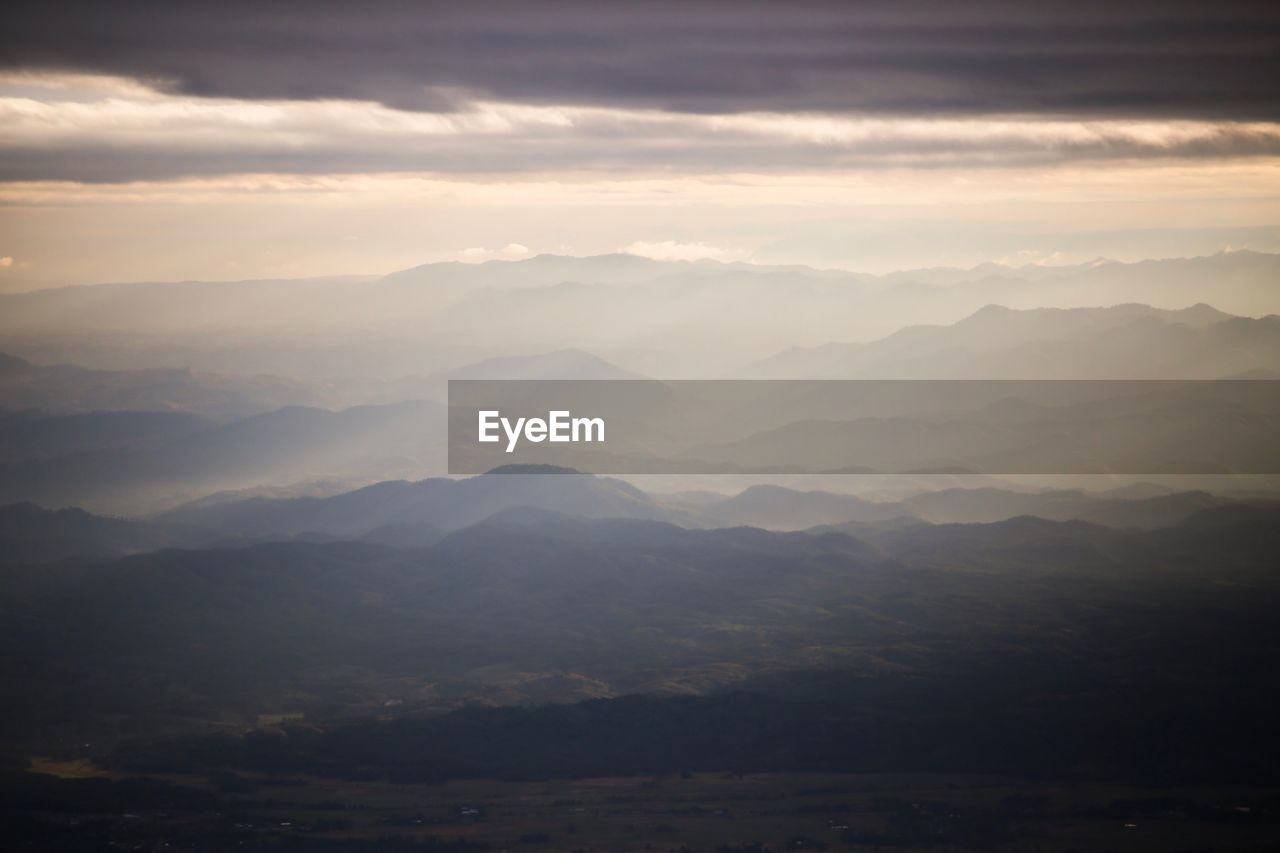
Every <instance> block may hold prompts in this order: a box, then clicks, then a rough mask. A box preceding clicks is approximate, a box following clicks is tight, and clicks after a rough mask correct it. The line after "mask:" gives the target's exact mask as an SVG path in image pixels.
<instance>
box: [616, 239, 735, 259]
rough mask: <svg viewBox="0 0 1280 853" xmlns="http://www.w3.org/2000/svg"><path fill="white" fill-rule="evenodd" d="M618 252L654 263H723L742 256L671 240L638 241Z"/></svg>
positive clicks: (697, 244) (703, 244)
mask: <svg viewBox="0 0 1280 853" xmlns="http://www.w3.org/2000/svg"><path fill="white" fill-rule="evenodd" d="M618 251H620V252H623V253H625V254H628V255H639V256H640V257H642V258H653V259H654V260H655V261H703V260H711V261H723V260H727V259H729V258H733V257H738V256H740V255H741V254H742V253H741V252H731V251H729V250H727V249H719V248H716V247H715V246H708V245H707V244H706V243H676V242H674V241H672V240H665V241H663V242H660V243H647V242H644V241H642V240H638V241H636V242H634V243H631V244H630V245H628V246H624V247H622V248H621V249H619V250H618Z"/></svg>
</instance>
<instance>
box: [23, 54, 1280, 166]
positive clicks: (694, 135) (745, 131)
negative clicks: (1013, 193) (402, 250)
mask: <svg viewBox="0 0 1280 853" xmlns="http://www.w3.org/2000/svg"><path fill="white" fill-rule="evenodd" d="M126 82H127V81H122V82H120V83H119V85H112V84H111V82H110V81H97V80H92V81H86V78H83V77H62V76H57V75H54V76H52V77H47V78H41V77H39V76H32V75H29V74H28V75H23V76H21V77H12V76H11V77H8V78H5V77H2V76H0V126H2V127H4V131H3V133H2V134H0V180H9V181H33V180H75V181H91V182H119V181H136V180H145V179H164V178H174V177H190V176H214V175H226V174H251V173H276V174H281V173H292V174H304V175H326V174H358V173H371V172H380V173H392V172H418V173H428V174H439V175H448V174H468V175H486V174H487V175H503V174H505V175H511V174H521V173H524V174H529V173H542V174H564V173H597V174H599V173H606V172H613V173H629V174H645V173H648V174H657V173H668V174H669V173H676V174H730V173H735V172H739V173H761V174H763V173H771V172H772V173H779V172H797V171H805V170H841V171H843V170H867V169H885V168H913V169H938V168H955V167H983V168H986V167H1016V166H1044V165H1054V164H1058V163H1064V162H1071V161H1080V160H1091V161H1100V160H1108V161H1115V160H1126V159H1152V158H1161V159H1170V158H1187V159H1199V160H1205V159H1210V160H1212V159H1229V158H1239V157H1256V156H1276V155H1280V123H1275V122H1232V121H1204V120H1196V121H1192V120H1180V121H1169V120H1133V119H1107V120H1098V119H1082V118H1071V117H1053V118H1050V117H1007V116H986V117H983V116H969V117H962V118H937V117H910V116H909V117H884V116H879V117H877V116H841V115H827V114H817V113H764V112H752V113H736V114H731V115H696V114H684V113H672V112H662V111H656V110H644V109H621V108H603V107H584V106H565V105H539V106H531V105H525V104H518V103H500V102H476V103H472V104H469V105H467V106H466V107H465V108H460V109H458V110H456V111H453V112H441V113H423V112H414V111H408V110H398V109H392V108H390V107H386V106H382V105H379V104H374V103H368V102H356V101H331V100H324V101H315V100H291V101H238V100H230V99H225V98H194V97H190V96H185V95H173V94H167V93H163V92H160V91H157V90H155V89H146V88H138V87H134V88H129V87H128V86H127V85H125V83H126Z"/></svg>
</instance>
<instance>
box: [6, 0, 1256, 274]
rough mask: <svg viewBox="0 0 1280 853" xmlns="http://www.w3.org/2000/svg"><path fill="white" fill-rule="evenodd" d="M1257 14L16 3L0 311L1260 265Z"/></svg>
mask: <svg viewBox="0 0 1280 853" xmlns="http://www.w3.org/2000/svg"><path fill="white" fill-rule="evenodd" d="M1276 80H1280V6H1277V4H1274V3H1240V2H1215V3H1211V4H1210V3H1201V2H1196V3H1182V2H1176V0H1174V1H1173V2H1160V3H1151V2H1135V3H1123V4H1122V3H1114V2H1109V3H1094V2H1072V3H1061V2H1058V3H1037V2H1021V3H984V2H975V3H965V4H955V3H918V2H896V3H875V2H867V3H857V4H853V3H835V2H789V3H763V2H716V0H708V2H700V3H671V2H663V0H650V2H644V3H587V2H542V0H525V2H510V3H506V2H469V3H435V2H417V3H406V2H394V3H393V2H377V0H374V2H366V3H360V4H352V3H326V2H312V3H306V4H303V3H271V4H264V3H251V2H239V0H230V2H220V3H216V4H172V3H151V2H134V3H129V2H121V3H112V4H109V5H107V4H101V3H83V4H81V3H74V2H61V3H50V2H41V3H27V2H19V3H17V4H16V6H15V7H11V8H9V9H7V10H6V26H5V27H4V29H3V30H2V31H0V289H6V290H19V289H24V288H28V287H35V286H47V285H50V284H58V283H67V282H94V281H119V280H171V279H192V278H201V279H244V278H270V277H295V276H314V275H334V274H374V273H385V272H390V271H393V270H396V269H401V268H404V267H408V266H413V265H415V264H419V263H423V262H428V261H439V260H460V261H468V262H479V261H485V260H490V259H508V260H515V259H519V258H522V257H530V256H533V255H536V254H540V253H547V252H550V253H561V254H579V255H582V254H600V253H606V252H617V251H624V252H631V253H635V254H642V255H646V256H649V257H659V258H670V259H676V260H681V259H688V260H691V259H702V258H711V259H720V260H726V261H728V260H733V261H751V262H756V263H806V264H811V265H814V266H820V267H841V268H847V269H857V270H864V271H871V272H884V271H888V270H892V269H903V268H912V267H928V266H938V265H955V266H972V265H974V264H977V263H981V262H984V261H996V262H1000V263H1007V264H1023V263H1050V264H1053V263H1075V262H1081V261H1086V260H1090V259H1092V258H1094V257H1098V256H1106V257H1113V258H1116V259H1119V260H1137V259H1140V258H1144V257H1171V256H1183V255H1194V254H1209V253H1213V252H1217V251H1224V250H1233V249H1245V248H1248V249H1255V250H1262V251H1280V85H1277V84H1276V82H1275V81H1276Z"/></svg>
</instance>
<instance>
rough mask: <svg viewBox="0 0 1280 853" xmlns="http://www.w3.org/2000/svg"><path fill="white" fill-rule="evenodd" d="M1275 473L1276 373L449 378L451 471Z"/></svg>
mask: <svg viewBox="0 0 1280 853" xmlns="http://www.w3.org/2000/svg"><path fill="white" fill-rule="evenodd" d="M548 465H551V466H557V467H562V468H572V469H575V470H578V471H583V472H590V473H595V474H700V473H705V474H792V473H824V474H837V473H849V474H874V473H884V474H902V473H982V474H1103V473H1106V474H1276V473H1280V381H1276V380H1214V381H1204V380H936V381H935V380H772V381H771V380H680V381H656V380H634V381H629V380H451V381H450V382H449V472H450V473H452V474H478V473H484V472H487V471H492V470H493V469H495V468H499V467H502V466H514V467H512V468H511V469H510V470H511V471H512V472H513V473H518V472H530V471H537V470H538V467H530V466H548Z"/></svg>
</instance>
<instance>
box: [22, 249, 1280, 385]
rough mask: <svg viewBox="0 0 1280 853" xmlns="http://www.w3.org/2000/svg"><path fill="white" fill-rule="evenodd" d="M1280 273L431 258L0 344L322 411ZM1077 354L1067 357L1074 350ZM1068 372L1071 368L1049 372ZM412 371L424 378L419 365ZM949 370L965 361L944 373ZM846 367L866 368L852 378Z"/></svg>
mask: <svg viewBox="0 0 1280 853" xmlns="http://www.w3.org/2000/svg"><path fill="white" fill-rule="evenodd" d="M1277 276H1280V256H1276V255H1267V254H1260V253H1249V252H1232V253H1226V254H1222V255H1215V256H1213V257H1208V258H1186V259H1173V260H1166V261H1158V262H1146V263H1140V264H1122V263H1101V264H1087V265H1081V266H1079V267H1073V268H1043V267H1024V268H989V267H983V268H979V269H975V270H969V271H961V272H960V273H957V274H954V275H948V274H944V273H942V272H939V271H915V272H907V273H902V274H896V275H891V276H883V277H877V276H869V275H865V274H860V273H853V272H845V271H838V270H837V271H832V270H815V269H810V268H807V267H799V266H765V265H753V264H744V263H733V264H722V263H716V262H710V261H699V262H667V261H654V260H649V259H644V258H636V257H631V256H625V255H609V256H600V257H595V258H568V257H555V256H539V257H536V258H530V259H526V260H521V261H497V262H490V263H486V264H476V265H465V264H429V265H424V266H422V267H417V268H414V269H413V270H411V271H406V272H403V273H396V274H392V275H390V276H387V277H384V278H382V279H367V278H366V279H323V280H299V281H269V282H221V283H216V282H215V283H211V282H173V283H141V284H106V285H93V286H87V287H77V288H61V289H55V290H45V291H39V292H36V293H24V294H10V295H6V296H0V347H3V348H4V349H5V350H6V351H9V352H13V353H16V354H17V355H19V356H21V357H23V358H27V359H30V360H33V361H38V362H70V363H77V364H92V365H94V366H95V367H110V368H113V369H122V368H137V367H149V368H153V367H172V368H190V369H193V370H197V371H204V372H214V373H221V374H239V375H252V374H261V373H269V374H271V375H274V376H283V377H288V378H289V379H293V380H301V381H305V382H306V383H307V384H309V385H316V386H318V387H320V388H321V389H322V390H328V391H329V392H333V391H334V390H340V391H341V392H342V394H344V395H346V396H342V397H340V398H326V399H325V400H324V401H325V402H326V403H328V404H330V405H350V404H352V403H354V402H361V401H362V400H361V399H360V398H358V397H356V396H353V395H354V394H356V393H357V392H358V390H359V389H360V387H361V385H362V383H367V382H368V381H370V380H375V381H376V382H379V383H381V382H386V381H390V380H394V378H395V377H402V376H421V375H430V374H432V373H437V372H440V371H447V370H451V369H454V368H457V367H461V366H462V365H465V364H469V363H474V362H477V361H483V360H485V359H490V358H503V357H508V356H511V355H513V354H517V353H537V352H552V351H556V350H561V349H567V348H574V349H581V350H585V351H588V352H591V353H594V354H596V355H597V356H599V357H601V358H603V359H605V360H607V361H610V362H615V363H618V364H621V365H624V366H625V368H626V369H628V370H634V371H637V372H640V373H643V374H645V375H649V376H660V377H664V378H681V377H706V376H718V375H724V374H725V373H727V372H730V371H732V370H734V369H736V368H739V367H740V366H741V365H743V364H747V363H754V362H757V361H759V360H761V359H765V358H767V357H769V356H770V355H772V354H776V353H778V352H780V351H782V350H785V349H787V348H791V347H797V346H810V345H811V344H812V342H813V341H815V340H817V341H872V340H877V339H879V338H882V337H884V336H885V335H889V334H890V333H892V332H894V331H895V330H898V329H901V328H903V327H904V326H909V325H919V324H950V323H956V322H957V321H960V320H962V319H964V318H965V317H967V316H969V315H972V314H973V313H974V312H975V311H978V310H979V309H981V308H982V307H983V306H984V305H989V304H999V305H1006V306H1009V307H1010V308H1011V309H1026V308H1034V307H1041V306H1052V307H1055V308H1071V309H1075V308H1081V307H1083V306H1089V305H1105V306H1110V305H1124V304H1125V303H1144V304H1149V305H1152V306H1154V307H1155V308H1156V309H1159V310H1160V311H1166V312H1167V311H1174V312H1181V310H1182V309H1186V307H1187V306H1190V305H1196V304H1197V303H1199V302H1203V301H1206V300H1207V301H1209V302H1211V303H1212V304H1213V305H1215V306H1217V307H1218V308H1220V309H1222V310H1225V311H1228V312H1230V313H1232V314H1235V315H1240V316H1253V317H1257V316H1264V315H1270V314H1274V313H1276V312H1280V294H1278V293H1277V291H1276V289H1275V287H1274V282H1275V281H1276V279H1277ZM605 319H607V322H602V321H603V320H605ZM1129 319H1130V320H1131V321H1132V322H1134V323H1137V322H1138V319H1139V318H1137V317H1130V318H1129ZM1161 319H1165V321H1166V322H1167V323H1168V322H1173V321H1171V320H1168V319H1167V318H1161ZM1192 319H1193V318H1191V317H1190V316H1187V315H1180V318H1179V319H1178V320H1177V322H1176V325H1179V326H1182V325H1188V326H1189V328H1190V330H1191V331H1195V330H1196V329H1197V328H1198V327H1197V326H1196V325H1195V323H1194V322H1191V320H1192ZM1257 322H1262V321H1257ZM1156 325H1157V326H1158V325H1159V324H1156ZM1264 325H1265V323H1264ZM1140 331H1141V330H1140V329H1133V330H1125V332H1124V335H1132V334H1135V333H1138V332H1140ZM1205 331H1206V335H1207V339H1206V340H1205V341H1202V342H1199V343H1197V340H1198V339H1197V337H1196V335H1194V334H1189V335H1188V340H1190V341H1191V343H1192V345H1193V350H1194V348H1196V347H1204V348H1205V350H1204V352H1206V353H1209V354H1210V355H1214V356H1215V358H1218V357H1219V356H1222V353H1221V345H1222V343H1223V342H1222V341H1218V340H1216V339H1214V338H1213V335H1211V334H1208V330H1205ZM1095 334H1102V332H1101V331H1097V330H1095ZM1143 334H1149V335H1152V336H1153V338H1152V339H1153V340H1154V341H1155V342H1156V343H1160V342H1161V341H1166V340H1167V339H1170V334H1171V333H1170V332H1169V331H1168V330H1167V329H1166V330H1163V331H1162V330H1160V329H1159V328H1156V329H1155V331H1148V332H1146V333H1143ZM1258 334H1262V335H1263V338H1264V339H1265V340H1263V341H1261V342H1256V343H1247V344H1246V349H1247V348H1250V347H1255V346H1257V347H1261V350H1260V353H1261V354H1262V355H1264V356H1267V360H1265V361H1264V362H1261V363H1256V364H1255V363H1251V361H1256V360H1257V359H1252V360H1251V359H1249V358H1246V357H1245V356H1246V355H1247V353H1241V354H1240V355H1239V356H1238V357H1221V358H1218V361H1212V360H1211V361H1210V362H1209V363H1207V364H1206V365H1205V366H1204V367H1203V368H1202V369H1200V372H1195V373H1192V374H1184V373H1182V372H1179V371H1186V370H1187V369H1191V368H1194V367H1195V365H1196V364H1198V359H1199V358H1200V357H1201V356H1202V355H1203V353H1199V352H1195V351H1192V352H1189V353H1187V354H1186V356H1185V357H1184V358H1179V357H1178V352H1177V351H1176V348H1175V349H1170V347H1169V346H1163V348H1158V349H1157V350H1155V351H1153V352H1152V353H1151V354H1149V356H1143V352H1144V351H1143V349H1142V346H1143V344H1142V343H1141V341H1137V342H1135V343H1134V344H1133V346H1130V347H1128V348H1126V347H1125V346H1123V345H1122V341H1113V342H1111V349H1108V350H1103V351H1099V353H1098V355H1097V357H1096V358H1092V359H1090V357H1089V354H1088V353H1087V352H1086V353H1084V354H1083V358H1084V362H1085V363H1084V364H1083V365H1081V364H1079V362H1080V360H1081V357H1082V355H1081V353H1079V352H1075V353H1073V352H1072V351H1071V350H1070V347H1069V346H1066V345H1064V346H1063V347H1061V348H1060V349H1058V350H1053V351H1049V352H1046V353H1044V354H1043V355H1042V357H1041V359H1040V360H1039V361H1037V360H1035V359H1032V360H1031V361H1030V362H1029V363H1028V366H1027V367H1025V368H1023V367H1017V368H1015V369H1017V370H1022V371H1028V372H1033V371H1034V370H1038V369H1048V370H1049V371H1050V372H1049V374H1048V375H1046V376H1045V377H1044V378H1050V377H1051V376H1058V375H1066V374H1065V373H1063V372H1061V371H1063V370H1066V369H1067V368H1070V369H1072V370H1074V371H1076V373H1079V371H1080V370H1082V369H1084V368H1085V367H1088V368H1089V369H1091V370H1095V371H1104V373H1103V374H1102V375H1113V374H1114V371H1115V368H1114V367H1109V364H1110V362H1109V361H1108V359H1113V358H1119V357H1124V358H1130V359H1132V358H1135V357H1136V358H1138V360H1137V361H1136V362H1135V363H1134V364H1133V365H1132V370H1133V371H1135V373H1134V375H1154V374H1160V373H1161V371H1163V372H1164V375H1195V376H1201V375H1210V373H1209V371H1211V370H1216V371H1218V372H1217V373H1214V374H1212V375H1227V374H1228V373H1235V372H1239V371H1240V370H1251V369H1255V368H1258V367H1266V366H1270V365H1273V364H1274V359H1273V358H1272V357H1271V356H1273V355H1274V349H1273V348H1270V347H1271V345H1270V344H1269V343H1267V342H1266V340H1269V338H1266V334H1267V333H1260V332H1257V331H1256V330H1251V329H1249V328H1246V327H1245V326H1243V325H1241V327H1240V328H1239V329H1235V330H1231V331H1229V333H1228V335H1227V337H1228V339H1229V340H1230V341H1237V342H1238V341H1241V340H1244V341H1246V342H1247V341H1250V340H1252V337H1251V336H1256V335H1258ZM1122 337H1123V336H1122ZM1024 340H1025V339H1024ZM1071 344H1072V345H1074V346H1076V347H1077V348H1078V347H1079V346H1080V344H1079V343H1078V342H1077V341H1076V339H1074V338H1073V339H1072V341H1071ZM873 354H874V353H873ZM907 355H910V353H907ZM797 358H798V357H797ZM1064 358H1065V359H1066V362H1065V363H1066V365H1067V368H1059V367H1055V365H1058V363H1059V362H1060V361H1061V360H1062V359H1064ZM832 359H833V361H832V362H831V363H828V362H827V361H826V360H820V361H819V363H818V364H816V365H813V366H812V367H811V368H808V367H806V365H804V364H793V365H790V366H787V365H782V366H781V367H779V366H777V365H775V366H773V367H772V368H770V369H773V370H774V371H775V372H774V373H770V374H768V375H798V374H797V373H796V372H795V371H796V370H798V369H801V368H805V369H806V372H805V373H804V374H803V375H809V376H826V375H841V376H843V375H875V374H874V373H873V372H868V371H872V370H873V369H874V368H877V367H882V366H884V365H883V361H875V360H874V359H873V360H872V361H869V362H867V363H862V362H861V361H857V362H854V363H849V357H848V354H847V353H845V352H843V351H842V350H838V351H837V352H835V353H833V354H832ZM1144 359H1145V360H1144ZM800 360H801V361H803V359H800ZM970 360H971V361H972V359H970ZM1219 361H1220V362H1221V363H1218V362H1219ZM424 364H425V365H431V368H432V369H431V370H429V371H424V370H423V365H424ZM938 366H939V364H934V365H932V366H931V365H929V364H918V365H915V364H907V365H905V366H901V367H894V366H891V367H892V370H895V371H900V373H892V372H891V373H888V374H887V375H928V374H923V373H922V371H925V370H928V369H931V368H936V367H938ZM941 366H943V367H947V365H946V364H945V363H941ZM961 367H965V362H963V361H962V362H961V363H960V364H959V365H957V366H953V367H950V369H951V370H952V372H953V373H954V372H956V371H958V370H959V369H960V368H961ZM1002 367H1003V368H1004V369H1005V370H1008V369H1009V365H1008V362H1007V360H1005V361H1000V360H998V359H997V360H995V361H991V362H987V363H983V362H981V361H980V360H979V361H977V362H974V363H972V364H968V366H967V367H966V368H965V369H967V370H969V373H968V374H962V375H1006V374H1004V373H1001V372H1000V368H1002ZM783 368H785V369H783ZM760 369H761V370H763V369H764V367H763V366H762V367H761V368H760ZM810 369H811V370H813V371H817V372H808V370H810ZM855 369H856V370H857V371H860V372H855V373H852V374H850V371H851V370H855ZM1054 371H1058V372H1054ZM935 375H952V373H945V372H944V373H942V374H936V373H935ZM1017 375H1026V372H1023V373H1018V374H1017ZM363 401H365V402H367V401H368V400H363Z"/></svg>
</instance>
